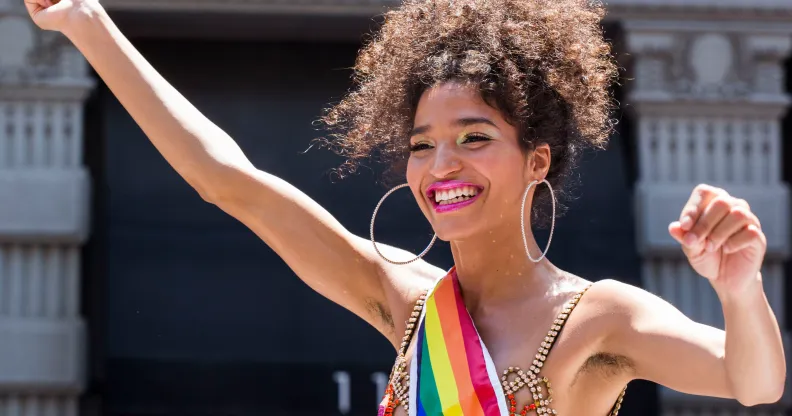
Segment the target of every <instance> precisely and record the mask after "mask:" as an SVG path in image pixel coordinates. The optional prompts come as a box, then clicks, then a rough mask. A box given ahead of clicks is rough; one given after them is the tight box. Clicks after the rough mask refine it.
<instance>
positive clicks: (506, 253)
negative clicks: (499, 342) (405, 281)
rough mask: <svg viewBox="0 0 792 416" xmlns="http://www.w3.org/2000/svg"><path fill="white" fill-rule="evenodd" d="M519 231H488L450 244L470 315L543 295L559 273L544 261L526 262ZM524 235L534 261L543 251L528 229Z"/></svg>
mask: <svg viewBox="0 0 792 416" xmlns="http://www.w3.org/2000/svg"><path fill="white" fill-rule="evenodd" d="M519 227H520V225H519V223H517V224H516V225H513V224H511V225H506V226H504V227H503V228H504V229H503V230H501V232H498V230H490V231H488V232H487V233H486V235H481V236H475V237H471V238H469V239H465V240H464V241H454V242H452V243H451V251H452V254H453V256H454V264H455V267H456V271H457V275H458V277H459V284H460V286H461V288H462V291H463V293H464V296H465V303H466V306H467V307H468V310H469V311H471V312H472V311H474V310H476V309H478V308H479V307H484V306H486V305H494V304H498V303H503V302H507V301H509V300H512V299H515V298H522V297H524V296H525V295H526V294H530V293H537V292H536V291H537V290H541V291H542V292H539V293H544V291H545V290H546V289H547V286H548V283H549V282H550V281H551V280H552V279H553V278H554V277H555V276H557V275H558V273H559V269H557V268H556V267H555V266H554V265H553V264H552V263H550V262H549V261H548V260H547V259H545V258H543V259H542V260H541V261H539V262H538V263H534V262H533V261H531V260H530V259H529V258H528V256H527V255H526V253H525V246H524V244H523V240H522V235H521V234H520V233H519ZM525 232H526V238H527V242H528V249H529V250H530V252H531V256H532V257H533V258H534V259H536V258H538V257H540V256H541V254H542V250H543V249H544V247H542V248H539V247H538V245H537V243H536V240H534V238H533V233H531V230H530V229H526V231H525Z"/></svg>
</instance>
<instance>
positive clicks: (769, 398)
mask: <svg viewBox="0 0 792 416" xmlns="http://www.w3.org/2000/svg"><path fill="white" fill-rule="evenodd" d="M785 382H786V380H785V379H783V378H782V379H781V380H777V381H773V382H772V383H770V382H768V383H757V384H755V385H754V386H755V387H756V388H754V389H752V390H753V391H745V392H743V393H742V394H741V393H738V394H736V395H735V398H736V399H737V401H738V402H740V404H742V405H743V406H746V407H753V406H758V405H762V404H773V403H777V402H779V401H780V400H781V398H782V397H783V396H784V389H785V384H786V383H785Z"/></svg>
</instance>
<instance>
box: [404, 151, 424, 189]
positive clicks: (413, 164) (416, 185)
mask: <svg viewBox="0 0 792 416" xmlns="http://www.w3.org/2000/svg"><path fill="white" fill-rule="evenodd" d="M405 176H406V179H407V183H408V184H409V185H410V192H412V194H413V196H414V197H415V198H417V199H418V200H420V198H418V197H419V196H420V194H421V178H422V177H423V172H422V170H421V163H420V162H419V161H417V160H416V159H415V158H412V157H411V158H410V159H408V160H407V172H406V175H405Z"/></svg>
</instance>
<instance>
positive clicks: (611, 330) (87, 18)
mask: <svg viewBox="0 0 792 416" xmlns="http://www.w3.org/2000/svg"><path fill="white" fill-rule="evenodd" d="M25 1H26V5H27V8H28V11H29V12H30V14H31V16H32V18H33V20H34V21H35V23H36V24H38V25H39V26H40V27H41V28H43V29H48V30H58V31H61V32H62V33H64V34H65V35H66V36H67V37H68V38H69V39H70V40H71V41H72V42H73V43H74V44H75V45H76V47H77V48H78V49H79V50H80V51H81V52H82V53H83V54H84V55H85V57H86V58H87V59H88V61H89V62H90V64H91V65H93V67H94V68H95V70H96V71H97V73H98V74H99V75H100V76H101V77H102V79H103V80H104V81H105V82H106V83H107V85H108V86H109V87H110V89H111V90H112V91H113V93H114V94H115V95H116V96H117V97H118V99H119V100H120V102H121V103H122V104H123V105H124V107H125V108H126V109H127V111H129V113H130V114H131V115H132V117H133V118H134V119H135V121H136V122H137V123H138V124H139V125H140V127H141V128H142V129H143V131H144V132H145V133H146V135H147V136H148V137H149V138H150V140H151V141H152V143H153V144H154V146H156V147H157V149H158V150H159V151H160V152H161V153H162V155H163V156H164V157H165V158H166V159H167V161H168V162H169V163H170V164H171V165H172V166H173V167H174V169H176V170H177V171H178V173H179V174H180V175H181V176H182V177H183V178H184V179H185V180H186V181H187V182H189V183H190V185H192V186H193V187H194V188H195V189H196V190H197V191H198V192H199V193H200V195H201V196H202V197H203V198H204V199H205V200H206V201H208V202H210V203H212V204H215V205H217V206H218V207H220V208H221V209H222V210H224V211H225V212H227V213H228V214H230V215H232V216H234V217H235V218H237V219H238V220H239V221H241V222H243V223H244V224H246V225H247V226H248V227H250V228H251V229H252V230H253V231H254V232H256V233H257V234H258V235H259V236H260V237H261V238H262V239H263V240H264V241H265V242H266V243H267V244H268V245H269V246H270V247H272V249H273V250H275V251H276V252H277V253H278V254H279V255H280V256H281V257H282V258H283V259H284V260H285V261H286V262H287V264H289V266H290V267H291V268H292V270H293V271H294V272H295V273H296V274H297V275H298V276H299V277H300V278H301V279H302V280H304V281H305V282H306V283H307V284H308V285H310V286H311V287H312V288H314V289H315V290H316V291H318V292H319V293H321V294H322V295H324V296H326V297H328V298H329V299H331V300H333V301H334V302H336V303H338V304H339V305H341V306H343V307H345V308H347V309H349V310H350V311H352V312H354V313H355V314H357V315H358V316H360V317H361V318H363V319H364V320H366V321H367V322H369V323H370V324H371V325H372V326H373V327H375V328H376V329H377V330H379V331H380V332H381V333H382V334H383V335H384V336H385V337H387V338H388V339H389V340H390V342H391V343H392V344H393V345H394V347H395V348H396V349H397V351H398V358H397V361H396V364H395V366H394V369H393V372H392V375H391V382H390V384H389V386H388V389H387V393H386V395H385V398H384V399H383V404H382V406H381V408H380V414H388V415H390V414H396V415H403V414H410V415H440V414H443V415H452V414H453V415H457V414H464V415H472V414H476V415H478V414H486V415H496V414H497V415H506V414H518V413H519V414H521V415H526V414H546V413H549V414H562V415H605V414H616V413H617V412H618V408H619V402H620V400H621V397H622V395H623V393H624V389H625V386H626V385H627V384H628V383H629V382H630V381H631V380H634V379H646V380H651V381H654V382H657V383H659V384H662V385H665V386H668V387H669V388H672V389H675V390H679V391H682V392H686V393H691V394H698V395H707V396H715V397H725V398H734V399H737V400H739V402H740V403H742V404H744V405H746V406H751V405H756V404H760V403H770V402H774V401H777V400H778V399H779V398H780V396H781V394H782V392H783V387H784V382H785V377H786V369H785V358H784V352H783V348H782V342H781V337H780V331H779V328H778V324H777V322H776V319H775V317H774V315H773V312H772V311H771V310H770V308H769V306H768V303H767V300H766V298H765V294H764V292H763V288H762V276H761V273H760V266H761V264H762V260H763V256H764V253H765V247H766V240H765V237H764V235H763V233H762V231H761V228H760V224H759V220H758V219H757V218H756V216H755V215H754V214H753V213H752V212H751V210H750V208H749V206H748V205H747V204H746V202H745V201H743V200H741V199H738V198H736V197H733V196H730V195H729V194H727V193H726V192H725V191H724V190H722V189H717V188H714V187H710V186H706V185H702V186H699V187H696V188H695V189H694V190H693V191H692V193H691V196H690V199H689V201H688V202H687V204H686V205H685V206H684V207H683V208H682V211H681V214H680V217H679V220H678V221H675V222H673V223H672V224H670V225H669V232H670V234H671V235H672V236H673V237H674V238H675V239H676V240H677V241H678V242H679V243H680V245H681V248H682V250H683V251H684V253H685V254H686V256H687V258H688V259H689V260H690V263H691V265H692V266H693V268H694V269H695V270H696V271H697V272H698V273H699V274H700V275H701V276H703V278H706V279H708V280H709V282H710V283H711V284H712V286H713V287H714V289H715V291H716V292H717V294H718V296H719V298H720V300H721V302H722V305H723V311H724V315H725V320H726V327H727V328H728V331H726V332H723V331H721V330H718V329H715V328H711V327H707V326H704V325H700V324H698V323H695V322H692V321H691V320H689V319H688V318H686V317H685V316H683V315H682V314H681V313H680V312H679V311H678V310H677V309H675V308H674V307H673V306H671V305H670V304H668V303H666V302H664V301H663V300H661V299H659V298H657V297H655V296H653V295H651V294H649V293H647V292H645V291H643V290H641V289H638V288H635V287H631V286H628V285H626V284H622V283H619V282H616V281H612V280H604V281H599V282H597V283H595V284H592V283H590V282H588V281H586V280H585V279H583V278H581V277H578V276H574V275H572V274H570V273H567V272H564V271H563V270H560V269H558V268H557V267H555V266H554V265H553V264H552V263H550V262H549V261H548V260H547V259H546V258H544V254H545V253H546V248H540V247H539V246H538V245H537V243H536V241H535V240H534V239H533V238H532V237H531V235H532V233H531V221H530V220H531V219H533V220H534V223H538V222H548V223H549V224H550V226H551V236H552V227H553V225H554V222H555V216H556V206H555V203H556V202H555V201H556V198H555V196H556V194H557V193H559V192H560V191H561V189H562V188H561V187H562V183H563V179H564V177H565V176H567V175H568V173H569V171H570V168H571V166H572V165H573V164H574V162H575V157H576V156H577V154H578V153H579V151H580V149H581V148H582V147H583V146H584V145H593V146H602V145H604V143H605V141H606V138H607V136H608V134H609V132H610V124H609V118H608V112H609V110H610V106H611V100H610V98H609V95H608V87H609V82H611V80H612V79H613V77H614V74H615V67H614V65H613V63H612V60H611V58H610V56H609V47H608V45H607V44H606V43H605V41H604V40H603V38H602V34H601V33H600V28H599V21H600V19H601V17H602V10H600V8H599V7H597V6H594V5H591V4H590V2H589V1H586V0H532V1H528V0H523V1H510V0H477V1H473V0H435V1H417V0H410V1H407V2H406V3H405V4H404V5H403V6H402V7H401V8H399V9H398V10H395V11H393V12H391V13H388V14H387V15H386V20H385V24H384V26H383V28H382V29H381V31H380V32H379V34H378V35H377V37H376V38H375V39H374V40H373V41H372V42H370V43H369V44H368V45H367V46H366V47H365V48H364V49H363V50H362V52H361V55H360V57H359V59H358V62H357V64H356V67H355V69H356V74H357V77H356V81H357V85H356V88H355V90H354V91H353V92H351V93H350V94H349V95H348V96H347V97H346V98H345V99H344V100H343V101H342V102H340V103H339V104H338V105H337V106H335V107H333V108H332V109H330V111H329V112H328V113H327V114H326V115H325V117H324V118H323V120H324V122H325V123H326V125H327V127H328V128H329V129H330V130H331V131H332V132H334V133H335V138H336V140H335V141H333V142H329V143H330V144H331V145H332V146H335V147H336V149H338V150H340V151H341V152H342V153H343V154H345V155H347V156H348V161H349V162H348V164H347V166H346V167H347V168H354V165H355V162H356V161H358V160H359V159H361V158H363V157H367V156H369V155H371V154H372V153H373V152H375V151H376V152H378V154H381V155H383V156H385V158H386V160H387V161H389V162H391V163H392V166H393V172H394V173H398V174H403V175H405V176H406V185H404V186H401V187H397V188H394V191H395V190H397V189H401V188H402V187H408V188H409V190H410V191H411V192H412V195H413V196H414V197H415V200H416V202H417V204H418V205H419V207H420V208H421V210H422V211H423V213H424V214H425V216H426V218H427V219H428V220H429V222H430V223H431V225H432V227H433V229H434V231H435V233H436V236H435V238H440V239H442V240H445V241H449V242H450V245H451V250H452V253H453V258H454V264H455V266H454V268H452V269H451V270H450V271H444V270H440V269H438V268H436V267H434V266H432V265H430V264H427V263H426V262H425V261H423V260H422V259H421V257H422V256H418V257H414V256H413V255H411V254H410V253H407V252H404V251H401V250H399V249H396V248H393V247H388V246H385V245H382V244H372V241H373V236H372V241H368V240H367V239H364V238H360V237H357V236H354V235H352V234H350V233H349V232H348V231H347V230H346V229H344V228H343V227H342V226H341V225H340V224H339V223H338V222H336V220H335V219H334V218H332V217H331V216H330V215H329V213H328V212H326V211H325V210H324V209H322V207H320V206H318V205H317V204H316V203H315V202H314V201H312V200H311V199H310V198H308V197H307V196H306V195H305V194H303V193H301V192H300V191H299V190H297V189H295V188H294V187H292V186H291V185H289V184H288V183H285V182H284V181H283V180H281V179H279V178H276V177H273V176H272V175H269V174H267V173H266V172H263V171H260V170H258V169H256V168H255V167H254V166H252V165H251V163H250V162H249V161H248V159H246V158H245V155H244V154H243V153H242V152H241V151H240V149H239V147H237V145H236V144H235V143H234V141H233V140H232V139H231V138H230V137H228V136H227V135H226V134H225V133H224V132H223V131H222V130H220V129H219V128H218V127H217V126H215V125H214V124H212V122H210V121H209V120H208V119H206V118H205V117H204V116H203V115H202V114H201V113H200V112H199V111H198V110H197V109H195V107H193V106H192V105H191V104H190V103H189V102H187V101H186V100H185V99H184V97H182V96H181V95H180V94H179V93H178V91H176V90H174V89H173V88H172V87H171V86H170V85H169V84H168V83H167V82H166V81H165V80H164V79H163V78H162V77H161V76H160V75H158V74H157V72H156V71H155V70H154V69H153V68H152V67H151V66H150V65H149V64H148V63H147V62H146V61H145V60H144V59H143V58H142V56H141V55H140V54H139V53H138V52H137V51H136V50H135V49H134V48H133V47H132V45H131V44H130V43H129V42H128V41H127V39H126V38H125V37H124V36H123V35H122V34H121V33H120V32H119V30H118V29H117V28H116V26H115V25H114V24H113V22H112V21H111V20H110V19H109V17H108V15H107V14H106V13H105V11H104V10H103V9H102V8H101V6H100V5H99V4H98V3H97V2H96V1H95V0H61V1H60V2H59V3H58V4H55V5H53V4H52V3H51V0H25ZM405 164H406V166H405ZM402 169H403V170H402ZM387 195H390V193H388V194H386V196H387ZM377 208H379V205H378V206H377ZM526 213H528V214H527V215H528V217H529V218H528V220H527V221H526V220H525V216H526ZM375 214H376V210H375ZM374 219H375V217H374V218H372V221H374ZM372 234H373V223H372ZM432 242H434V240H432ZM548 244H549V242H548ZM430 246H431V244H430ZM424 253H425V252H424ZM422 254H423V253H422ZM548 328H549V332H547V331H546V330H547V329H548ZM537 348H538V350H537ZM551 350H552V354H550V352H551ZM514 366H520V368H518V367H514Z"/></svg>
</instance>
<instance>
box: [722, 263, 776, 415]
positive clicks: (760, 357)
mask: <svg viewBox="0 0 792 416" xmlns="http://www.w3.org/2000/svg"><path fill="white" fill-rule="evenodd" d="M718 296H719V297H720V300H721V303H722V305H723V314H724V318H725V322H726V353H725V354H726V357H725V365H726V373H727V375H728V378H729V385H730V387H731V389H732V393H733V394H734V397H735V398H736V399H737V400H739V401H740V402H741V403H743V404H745V405H749V406H751V405H755V404H761V403H770V402H775V401H778V399H779V398H780V396H781V394H783V389H784V383H785V378H786V361H785V357H784V348H783V342H782V339H781V333H780V330H779V328H778V322H777V321H776V317H775V314H774V313H773V311H772V310H771V308H770V305H769V304H768V302H767V298H766V296H765V293H764V290H763V288H762V279H761V274H758V275H757V277H756V281H755V282H753V283H752V284H751V285H750V286H749V289H747V290H746V292H745V293H743V294H741V295H739V296H728V295H725V294H722V293H718Z"/></svg>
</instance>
